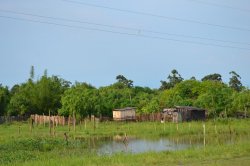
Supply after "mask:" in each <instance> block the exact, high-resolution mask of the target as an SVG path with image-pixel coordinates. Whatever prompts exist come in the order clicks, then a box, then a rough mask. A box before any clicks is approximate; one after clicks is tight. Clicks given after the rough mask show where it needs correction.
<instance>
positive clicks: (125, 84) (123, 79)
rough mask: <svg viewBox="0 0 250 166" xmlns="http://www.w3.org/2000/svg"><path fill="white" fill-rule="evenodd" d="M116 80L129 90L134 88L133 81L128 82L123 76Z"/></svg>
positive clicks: (117, 77)
mask: <svg viewBox="0 0 250 166" xmlns="http://www.w3.org/2000/svg"><path fill="white" fill-rule="evenodd" d="M116 80H117V81H118V83H121V84H123V85H124V86H125V87H128V88H131V87H133V81H132V80H128V79H127V78H126V77H124V76H123V75H118V76H116Z"/></svg>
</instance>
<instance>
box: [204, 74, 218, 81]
mask: <svg viewBox="0 0 250 166" xmlns="http://www.w3.org/2000/svg"><path fill="white" fill-rule="evenodd" d="M208 80H210V81H218V82H222V79H221V75H220V74H218V73H214V74H209V75H207V76H205V77H203V78H202V79H201V81H208Z"/></svg>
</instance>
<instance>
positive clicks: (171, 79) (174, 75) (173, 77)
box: [160, 69, 183, 90]
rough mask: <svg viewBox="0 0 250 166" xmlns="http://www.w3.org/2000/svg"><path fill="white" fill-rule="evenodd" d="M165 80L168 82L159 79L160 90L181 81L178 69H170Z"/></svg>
mask: <svg viewBox="0 0 250 166" xmlns="http://www.w3.org/2000/svg"><path fill="white" fill-rule="evenodd" d="M167 80H168V82H167V81H161V87H160V89H161V90H164V89H170V88H173V87H174V86H175V85H176V84H178V83H180V82H181V81H183V78H182V77H181V75H180V74H179V73H178V71H177V70H175V69H174V70H172V71H171V74H170V75H168V78H167Z"/></svg>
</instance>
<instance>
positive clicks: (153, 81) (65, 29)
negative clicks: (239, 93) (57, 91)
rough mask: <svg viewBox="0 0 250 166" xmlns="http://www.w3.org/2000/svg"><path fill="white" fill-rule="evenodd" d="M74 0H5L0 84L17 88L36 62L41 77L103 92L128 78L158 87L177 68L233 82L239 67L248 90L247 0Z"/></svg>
mask: <svg viewBox="0 0 250 166" xmlns="http://www.w3.org/2000/svg"><path fill="white" fill-rule="evenodd" d="M72 1H74V3H72ZM72 1H71V0H69V1H67V0H66V1H64V0H22V1H20V0H0V59H1V60H0V83H1V84H3V85H7V86H9V87H11V86H13V85H14V84H16V83H22V82H25V81H26V80H27V79H28V77H29V71H30V67H31V66H32V65H34V67H35V75H36V77H37V78H38V77H39V76H41V75H43V71H44V70H45V69H47V70H48V74H49V75H52V74H53V75H58V76H60V77H62V78H64V79H66V80H69V81H71V82H74V81H80V82H88V83H91V84H92V85H94V86H97V87H99V86H106V85H110V84H112V83H114V82H115V77H116V76H117V75H119V74H123V75H124V76H126V77H127V78H128V79H131V80H133V81H134V85H139V86H148V87H151V88H158V87H159V86H160V80H165V79H166V78H167V76H168V74H169V73H170V72H171V70H172V69H177V70H178V72H179V73H180V74H181V76H182V77H183V78H185V79H189V78H190V77H192V76H195V77H196V78H197V79H201V78H202V77H203V76H205V75H208V74H211V73H219V74H221V75H222V78H223V81H225V82H228V81H229V77H230V75H229V72H230V71H232V70H234V71H236V72H237V73H238V74H239V75H240V76H241V77H242V80H241V81H242V83H243V85H245V86H248V87H250V74H249V71H250V67H249V66H250V1H249V0H238V1H235V0H126V1H121V0H119V1H118V0H72ZM75 2H83V3H84V4H79V3H75ZM86 4H94V5H99V6H105V7H109V8H115V9H122V10H129V11H136V12H141V13H147V14H154V15H158V16H164V17H153V16H149V15H147V14H144V15H143V14H135V13H132V12H123V11H117V10H111V9H108V8H104V7H94V6H90V5H86ZM6 11H9V12H6ZM17 12H19V14H17ZM20 13H25V15H23V14H20ZM27 14H33V15H39V16H46V17H53V18H57V19H48V18H44V17H43V18H42V17H35V16H30V15H27ZM170 17H171V18H175V19H169V18H170ZM58 18H64V19H69V20H77V21H78V22H72V21H71V22H69V21H62V20H59V19H58ZM177 18H180V19H182V20H184V21H178V20H177ZM20 19H25V20H26V21H24V20H20ZM28 20H33V22H32V21H28ZM185 20H194V21H198V22H202V23H209V24H211V25H204V24H200V23H192V22H190V21H185ZM34 21H35V22H34ZM37 21H39V22H40V23H38V22H37ZM79 21H81V22H88V23H95V24H102V25H103V24H105V25H109V26H112V27H104V26H98V25H90V24H86V23H80V22H79ZM41 22H47V23H41ZM52 24H57V25H52ZM215 25H219V26H223V27H219V26H215ZM114 26H119V27H123V28H114ZM124 27H127V28H132V29H125V28H124ZM230 27H233V28H230ZM86 28H87V29H89V28H91V29H98V31H96V30H87V29H86ZM237 28H238V29H237ZM100 30H101V31H100ZM146 30H151V31H154V32H156V31H157V32H161V33H152V32H148V31H146ZM103 31H111V32H115V33H108V32H103ZM118 33H121V34H118ZM163 33H165V34H163ZM166 33H167V34H166ZM126 34H130V35H126ZM131 34H132V35H131ZM169 34H172V35H169ZM173 34H174V35H173ZM176 35H185V36H192V37H199V38H210V39H213V40H204V39H197V38H187V37H180V36H176ZM143 36H144V37H143ZM145 36H147V37H145ZM159 38H161V39H159ZM162 38H163V39H162ZM173 40H175V41H173ZM176 40H178V41H176ZM215 40H223V41H227V42H219V41H215ZM194 42H195V43H200V44H195V43H194ZM232 42H240V43H232ZM201 43H203V44H201ZM204 43H205V44H204ZM213 45H219V46H213ZM221 46H222V47H221ZM232 47H235V48H232ZM242 48H243V49H242Z"/></svg>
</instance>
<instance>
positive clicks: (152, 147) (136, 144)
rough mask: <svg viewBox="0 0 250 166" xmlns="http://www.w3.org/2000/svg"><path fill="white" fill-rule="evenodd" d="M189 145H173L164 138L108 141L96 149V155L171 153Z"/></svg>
mask: <svg viewBox="0 0 250 166" xmlns="http://www.w3.org/2000/svg"><path fill="white" fill-rule="evenodd" d="M190 146H191V145H190V144H183V143H175V142H173V141H170V140H169V139H166V138H159V139H157V140H150V139H146V138H140V139H139V138H134V139H131V138H130V139H128V141H126V142H124V141H115V140H113V141H110V142H106V143H105V144H104V145H102V146H101V147H99V148H98V150H97V152H98V154H113V153H119V152H125V153H142V152H147V151H166V150H168V151H172V150H180V149H185V148H188V147H190Z"/></svg>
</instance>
